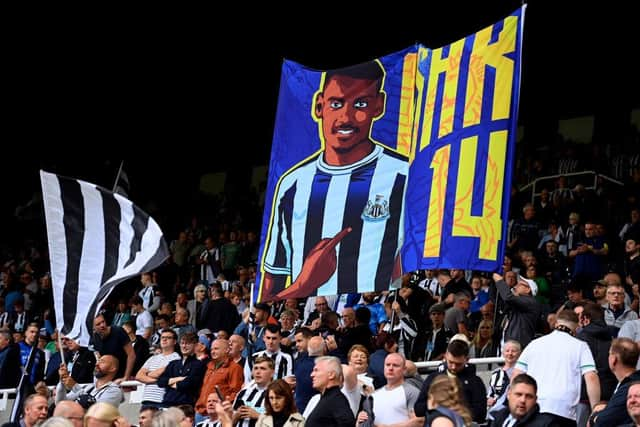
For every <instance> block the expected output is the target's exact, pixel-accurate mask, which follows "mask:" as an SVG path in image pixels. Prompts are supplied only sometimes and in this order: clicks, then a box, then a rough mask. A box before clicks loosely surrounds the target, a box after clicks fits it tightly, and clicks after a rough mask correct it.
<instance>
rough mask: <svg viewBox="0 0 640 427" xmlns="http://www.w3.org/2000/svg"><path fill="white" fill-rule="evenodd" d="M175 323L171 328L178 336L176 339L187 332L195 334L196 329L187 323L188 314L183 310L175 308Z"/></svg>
mask: <svg viewBox="0 0 640 427" xmlns="http://www.w3.org/2000/svg"><path fill="white" fill-rule="evenodd" d="M175 322H176V323H175V325H173V326H172V327H171V328H172V329H173V330H174V331H176V334H178V339H180V337H181V336H182V335H184V334H185V333H187V332H193V333H195V332H196V328H195V327H194V326H193V325H192V324H191V323H189V312H188V311H187V310H186V309H184V308H176V315H175Z"/></svg>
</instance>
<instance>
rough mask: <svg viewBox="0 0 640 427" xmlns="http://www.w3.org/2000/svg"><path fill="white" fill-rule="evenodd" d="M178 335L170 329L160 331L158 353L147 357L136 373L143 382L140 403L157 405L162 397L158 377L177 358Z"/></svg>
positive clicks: (137, 378) (162, 389)
mask: <svg viewBox="0 0 640 427" xmlns="http://www.w3.org/2000/svg"><path fill="white" fill-rule="evenodd" d="M177 342H178V336H177V335H176V333H175V331H174V330H172V329H164V330H162V331H160V351H161V353H160V354H156V355H154V356H151V357H150V358H149V359H147V360H146V361H145V362H144V364H143V365H142V368H140V370H138V372H137V374H136V380H138V381H140V382H141V383H143V384H145V386H144V391H143V393H142V405H143V406H154V407H157V406H159V405H160V404H161V403H162V399H163V398H164V393H165V389H164V387H158V378H160V375H162V373H163V372H164V370H165V368H166V367H167V365H169V363H171V362H173V361H174V360H179V359H180V355H179V354H178V353H176V351H175V349H176V343H177Z"/></svg>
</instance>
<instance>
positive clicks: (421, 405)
mask: <svg viewBox="0 0 640 427" xmlns="http://www.w3.org/2000/svg"><path fill="white" fill-rule="evenodd" d="M444 360H445V364H444V365H442V366H441V368H440V369H439V371H438V372H434V373H432V374H430V375H429V376H428V377H427V379H425V381H424V384H423V385H422V389H421V390H420V395H419V396H418V400H417V401H416V404H415V407H414V409H415V413H416V416H418V417H424V416H425V414H426V413H427V396H428V392H429V387H431V383H432V382H433V381H434V380H435V378H436V377H437V376H438V375H440V374H442V372H445V373H446V374H447V375H448V376H450V377H457V378H458V380H460V383H461V384H462V392H463V394H464V398H465V402H467V405H468V406H469V408H470V409H471V414H472V418H473V421H475V422H477V423H482V422H484V421H485V417H486V413H487V398H486V391H485V386H484V383H483V382H482V380H481V379H480V378H479V377H478V376H477V375H476V373H475V367H473V366H472V365H468V364H467V362H469V345H468V344H467V343H466V342H464V341H461V340H453V341H451V342H450V343H449V346H448V347H447V352H446V353H445V356H444Z"/></svg>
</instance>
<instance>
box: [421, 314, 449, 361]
mask: <svg viewBox="0 0 640 427" xmlns="http://www.w3.org/2000/svg"><path fill="white" fill-rule="evenodd" d="M444 312H445V306H444V304H434V305H432V306H431V307H429V318H430V319H431V329H430V330H428V331H427V332H426V333H421V334H419V335H418V337H417V338H416V342H415V344H414V346H413V357H412V359H413V360H416V361H423V360H424V361H431V360H441V359H442V357H443V356H444V353H445V351H446V350H447V344H448V343H449V340H450V338H451V337H452V336H453V331H451V330H450V329H447V328H446V327H445V326H444Z"/></svg>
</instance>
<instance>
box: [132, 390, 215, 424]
mask: <svg viewBox="0 0 640 427" xmlns="http://www.w3.org/2000/svg"><path fill="white" fill-rule="evenodd" d="M221 403H222V402H220V397H219V396H218V393H216V392H213V393H209V395H208V396H207V406H206V413H207V416H208V418H204V419H203V420H202V421H200V422H198V423H196V427H221V424H220V420H219V419H218V413H217V412H216V404H221ZM141 427H142V426H141Z"/></svg>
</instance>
